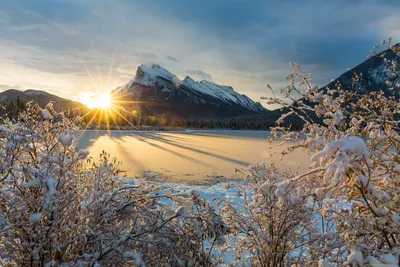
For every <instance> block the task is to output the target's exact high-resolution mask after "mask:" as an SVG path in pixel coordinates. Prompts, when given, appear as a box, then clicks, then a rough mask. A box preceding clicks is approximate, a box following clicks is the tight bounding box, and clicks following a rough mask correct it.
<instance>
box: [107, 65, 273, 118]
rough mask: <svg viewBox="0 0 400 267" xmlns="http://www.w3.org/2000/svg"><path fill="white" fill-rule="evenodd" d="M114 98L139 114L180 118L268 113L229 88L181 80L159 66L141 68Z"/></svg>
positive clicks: (188, 79) (117, 91)
mask: <svg viewBox="0 0 400 267" xmlns="http://www.w3.org/2000/svg"><path fill="white" fill-rule="evenodd" d="M113 94H114V98H116V99H117V100H120V101H121V103H123V105H124V106H125V107H126V108H127V109H129V110H130V109H135V110H137V109H139V110H140V111H141V112H142V114H146V115H160V114H168V115H170V116H175V117H180V118H227V117H235V116H243V115H255V114H263V113H266V112H268V110H267V109H265V108H264V107H263V106H262V105H261V104H260V103H258V102H254V101H253V100H251V99H250V98H249V97H247V96H246V95H241V94H239V93H237V92H236V91H235V90H234V89H233V88H232V87H230V86H223V85H218V84H215V83H212V82H209V81H204V80H203V81H200V82H197V81H195V80H193V79H192V78H190V77H189V76H186V78H185V79H184V80H180V79H179V78H178V77H177V76H176V75H174V74H172V73H170V72H169V71H167V70H166V69H164V68H162V67H161V66H160V65H156V64H152V65H141V66H139V67H138V69H137V72H136V76H135V77H134V78H133V79H132V80H131V81H129V82H128V83H127V84H125V85H123V86H120V87H118V88H117V89H116V90H115V91H114V92H113Z"/></svg>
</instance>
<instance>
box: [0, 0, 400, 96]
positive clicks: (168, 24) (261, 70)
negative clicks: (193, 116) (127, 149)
mask: <svg viewBox="0 0 400 267" xmlns="http://www.w3.org/2000/svg"><path fill="white" fill-rule="evenodd" d="M399 13H400V1H396V0H392V1H390V0H386V1H385V0H380V1H378V0H377V1H374V0H364V1H362V0H335V1H327V0H304V1H298V0H285V1H267V0H263V1H261V0H260V1H259V0H254V1H245V0H230V1H228V0H199V1H197V0H185V1H184V0H153V1H143V0H142V1H135V0H132V1H129V0H115V1H111V0H35V1H32V0H15V1H8V0H0V49H1V51H2V52H1V53H0V69H1V70H2V71H1V72H0V90H4V89H8V88H17V89H26V88H35V89H42V90H46V91H49V92H51V93H56V94H58V95H60V96H63V97H68V98H76V97H77V96H78V95H79V94H80V93H82V92H90V91H102V92H103V91H107V90H112V89H114V88H115V87H117V86H118V85H121V84H124V83H126V82H128V81H129V80H130V79H131V78H132V77H133V76H134V74H135V73H136V68H137V66H138V65H140V64H142V63H158V64H161V65H162V66H164V67H165V68H167V69H168V70H170V71H171V72H173V73H175V74H177V75H178V76H179V77H181V78H183V77H185V76H186V75H189V76H191V77H193V78H194V79H197V80H201V79H206V80H211V81H213V82H216V83H219V84H225V85H231V86H233V87H234V88H235V90H237V91H238V92H240V93H244V94H247V95H248V96H250V97H251V98H253V99H254V100H258V99H259V97H260V96H265V95H268V91H267V90H266V88H265V85H266V84H267V83H269V84H271V85H272V86H273V87H274V88H275V89H279V88H280V87H282V86H284V85H285V84H286V81H285V75H286V74H288V73H289V72H290V71H291V67H290V66H289V64H288V63H289V62H297V63H300V64H302V66H303V68H304V69H305V71H306V72H311V73H312V74H313V76H314V79H315V82H316V83H317V84H318V85H324V83H326V82H327V81H329V80H331V79H333V78H336V77H337V76H339V75H340V74H341V73H343V72H344V71H346V69H347V68H351V67H353V66H355V65H357V64H358V63H360V62H362V61H363V60H364V59H365V58H366V56H367V55H368V53H369V51H370V49H371V48H372V46H373V45H375V44H378V43H379V42H380V40H381V39H385V38H387V37H388V36H392V37H393V38H394V41H397V42H398V41H399V40H400V29H399V27H398V25H400V17H399V16H398V14H399Z"/></svg>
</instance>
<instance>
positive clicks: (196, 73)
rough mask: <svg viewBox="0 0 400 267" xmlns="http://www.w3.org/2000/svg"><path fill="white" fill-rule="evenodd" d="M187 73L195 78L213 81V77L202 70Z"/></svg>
mask: <svg viewBox="0 0 400 267" xmlns="http://www.w3.org/2000/svg"><path fill="white" fill-rule="evenodd" d="M186 73H187V74H189V75H193V76H194V77H195V78H200V79H203V80H206V81H212V75H211V74H208V73H206V72H204V71H201V70H187V71H186Z"/></svg>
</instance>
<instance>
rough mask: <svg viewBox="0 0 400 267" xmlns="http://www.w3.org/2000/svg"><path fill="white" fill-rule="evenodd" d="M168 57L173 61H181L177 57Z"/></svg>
mask: <svg viewBox="0 0 400 267" xmlns="http://www.w3.org/2000/svg"><path fill="white" fill-rule="evenodd" d="M167 59H168V60H170V61H173V62H179V60H178V59H177V58H176V57H172V56H167Z"/></svg>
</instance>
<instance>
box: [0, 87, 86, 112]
mask: <svg viewBox="0 0 400 267" xmlns="http://www.w3.org/2000/svg"><path fill="white" fill-rule="evenodd" d="M17 99H20V100H22V101H24V102H28V101H34V102H36V103H38V104H39V105H40V106H41V107H44V106H46V105H47V103H49V102H50V101H52V102H54V107H55V109H57V110H72V109H77V108H85V106H84V105H83V104H82V103H80V102H77V101H73V100H70V99H65V98H62V97H59V96H56V95H53V94H50V93H47V92H45V91H40V90H33V89H29V90H25V91H20V90H16V89H8V90H6V91H3V92H0V103H5V102H7V101H16V100H17Z"/></svg>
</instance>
